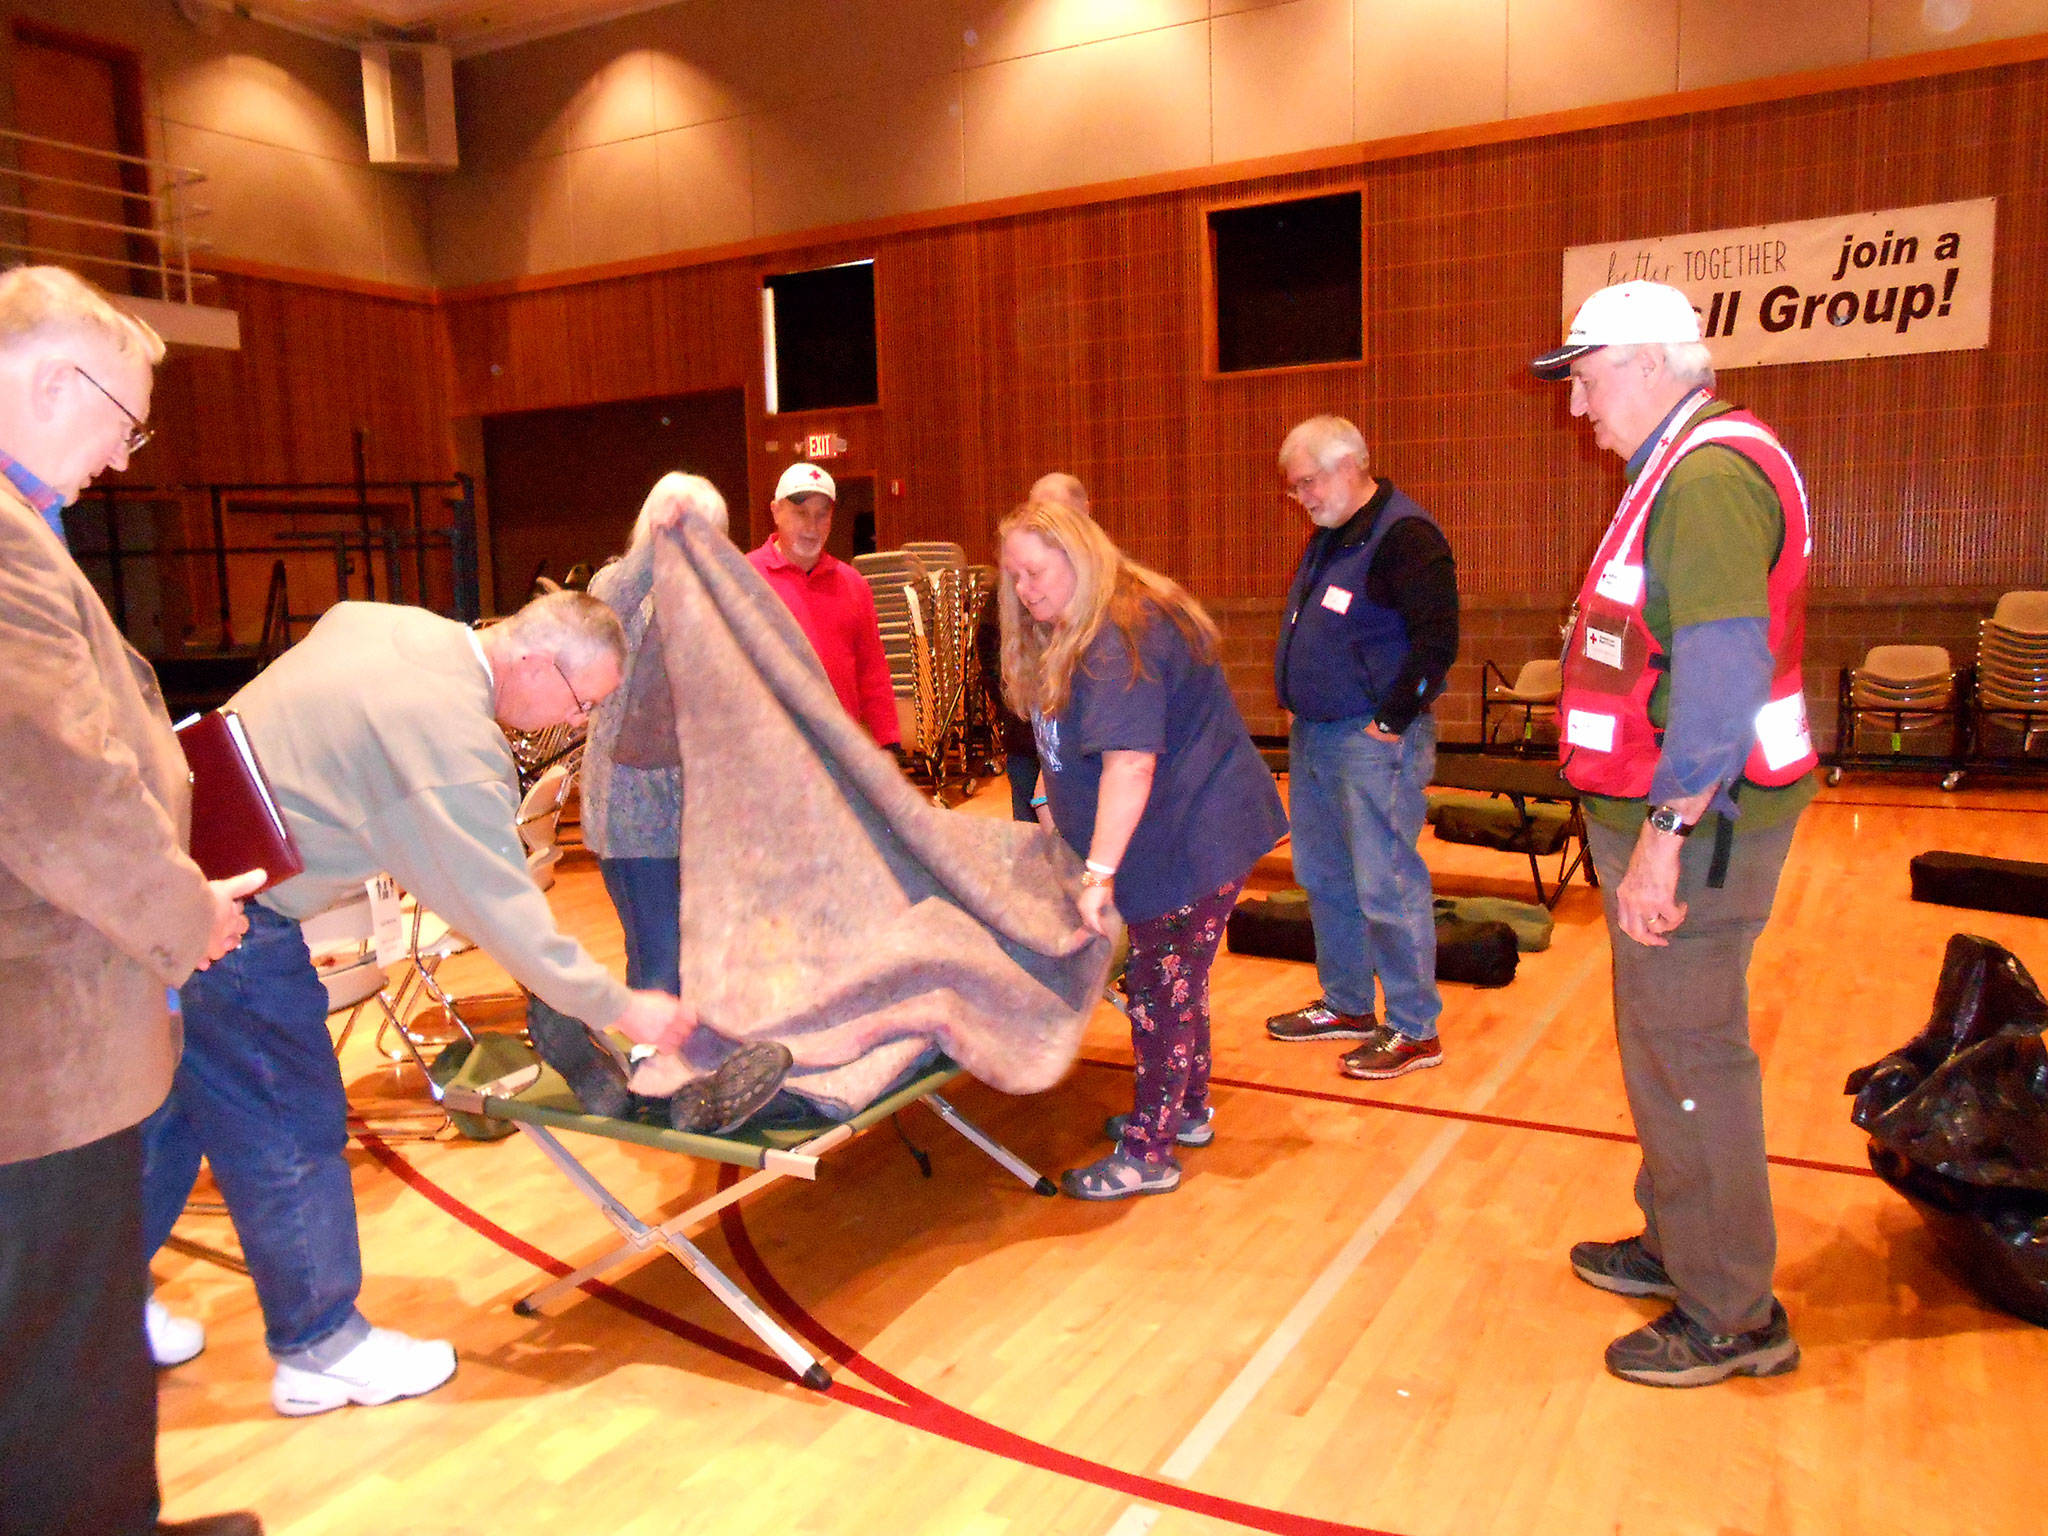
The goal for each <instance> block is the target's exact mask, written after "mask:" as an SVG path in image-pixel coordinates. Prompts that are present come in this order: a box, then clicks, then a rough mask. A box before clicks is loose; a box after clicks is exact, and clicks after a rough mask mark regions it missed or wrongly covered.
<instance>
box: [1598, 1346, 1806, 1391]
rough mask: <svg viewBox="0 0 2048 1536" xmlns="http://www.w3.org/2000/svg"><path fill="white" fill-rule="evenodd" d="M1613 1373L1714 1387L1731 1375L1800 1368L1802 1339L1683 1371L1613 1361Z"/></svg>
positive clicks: (1640, 1380) (1641, 1381) (1650, 1383)
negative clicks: (1642, 1368)
mask: <svg viewBox="0 0 2048 1536" xmlns="http://www.w3.org/2000/svg"><path fill="white" fill-rule="evenodd" d="M1607 1369H1608V1371H1609V1373H1610V1374H1612V1375H1615V1376H1619V1377H1620V1378H1621V1379H1622V1380H1623V1381H1632V1382H1634V1383H1636V1384H1637V1385H1638V1386H1644V1387H1711V1386H1713V1385H1714V1383H1716V1382H1719V1381H1726V1380H1728V1379H1729V1378H1730V1377H1731V1376H1783V1375H1785V1374H1786V1373H1787V1372H1789V1371H1796V1370H1797V1369H1799V1341H1798V1340H1797V1339H1787V1340H1786V1341H1785V1342H1784V1343H1783V1344H1773V1345H1772V1346H1771V1347H1770V1348H1768V1349H1759V1350H1757V1351H1755V1352H1754V1353H1752V1354H1747V1355H1739V1356H1737V1357H1736V1358H1735V1359H1733V1360H1724V1361H1721V1362H1719V1363H1718V1364H1715V1365H1696V1366H1693V1367H1692V1368H1691V1369H1690V1370H1684V1371H1630V1370H1623V1369H1621V1368H1620V1367H1618V1366H1616V1365H1614V1364H1612V1363H1610V1364H1609V1365H1608V1367H1607Z"/></svg>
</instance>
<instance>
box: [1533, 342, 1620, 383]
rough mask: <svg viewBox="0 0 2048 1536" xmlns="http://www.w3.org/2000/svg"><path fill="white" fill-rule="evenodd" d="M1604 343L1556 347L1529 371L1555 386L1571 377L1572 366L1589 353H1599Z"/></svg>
mask: <svg viewBox="0 0 2048 1536" xmlns="http://www.w3.org/2000/svg"><path fill="white" fill-rule="evenodd" d="M1603 345H1604V343H1602V342H1576V343H1574V344H1573V345H1571V346H1566V347H1556V348H1553V349H1552V350H1551V351H1548V352H1546V353H1544V354H1543V355H1542V356H1541V357H1539V358H1537V359H1536V360H1535V361H1534V362H1532V363H1531V364H1530V365H1529V371H1530V372H1531V373H1533V374H1535V375H1536V377H1537V378H1539V379H1548V380H1549V381H1550V382H1551V383H1553V384H1555V383H1557V382H1558V381H1559V380H1561V379H1568V378H1570V377H1571V372H1572V364H1573V363H1575V362H1576V361H1578V360H1579V359H1580V358H1582V357H1584V356H1585V355H1586V354H1587V353H1588V352H1598V351H1599V350H1600V348H1601V347H1602V346H1603Z"/></svg>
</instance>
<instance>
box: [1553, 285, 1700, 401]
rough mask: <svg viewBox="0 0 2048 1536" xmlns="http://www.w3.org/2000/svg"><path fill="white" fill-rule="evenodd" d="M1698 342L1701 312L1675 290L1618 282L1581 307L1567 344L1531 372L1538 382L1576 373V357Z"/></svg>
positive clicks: (1574, 319)
mask: <svg viewBox="0 0 2048 1536" xmlns="http://www.w3.org/2000/svg"><path fill="white" fill-rule="evenodd" d="M1699 339H1700V316H1699V311H1698V310H1696V309H1694V308H1693V307H1692V300H1691V299H1688V298H1687V297H1686V296H1685V295H1684V294H1682V293H1680V292H1679V291H1678V290H1677V289H1676V288H1673V287H1671V286H1670V285H1669V284H1667V283H1643V282H1636V283H1616V284H1615V285H1614V286H1613V287H1612V288H1602V289H1601V290H1600V291H1599V292H1598V293H1596V294H1594V295H1593V296H1592V297H1591V298H1589V299H1587V300H1586V302H1585V303H1583V304H1581V305H1580V306H1579V312H1578V313H1577V314H1576V315H1574V316H1573V317H1572V328H1571V329H1570V330H1569V331H1567V332H1565V338H1564V345H1563V346H1561V347H1558V348H1555V349H1554V350H1552V351H1549V352H1546V353H1544V354H1543V355H1542V356H1541V357H1539V358H1537V359H1536V361H1534V362H1533V363H1531V364H1530V365H1529V368H1530V370H1531V371H1532V372H1533V373H1534V374H1535V375H1536V377H1537V378H1539V379H1562V378H1564V377H1566V376H1567V375H1569V374H1570V373H1571V371H1572V362H1573V360H1574V359H1576V358H1581V357H1584V356H1585V355H1586V354H1587V353H1588V352H1597V351H1599V350H1600V349H1601V348H1602V347H1632V346H1636V345H1639V344H1641V343H1643V342H1664V343H1667V344H1678V343H1683V342H1688V341H1698V340H1699Z"/></svg>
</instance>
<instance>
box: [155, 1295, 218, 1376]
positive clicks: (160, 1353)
mask: <svg viewBox="0 0 2048 1536" xmlns="http://www.w3.org/2000/svg"><path fill="white" fill-rule="evenodd" d="M142 1327H143V1331H144V1332H145V1333H147V1334H148V1335H149V1358H150V1359H152V1360H154V1361H155V1362H156V1363H157V1364H158V1365H159V1366H166V1365H183V1364H184V1363H185V1362H186V1361H187V1360H190V1359H191V1358H192V1357H193V1356H194V1355H196V1354H198V1353H199V1351H201V1350H202V1349H204V1348H206V1327H205V1325H204V1324H203V1323H201V1322H200V1321H199V1319H198V1318H196V1317H174V1316H173V1315H172V1314H171V1311H170V1309H169V1308H168V1307H166V1306H165V1305H164V1304H163V1303H162V1302H160V1301H158V1300H157V1299H156V1298H155V1297H154V1296H152V1297H150V1298H149V1304H148V1305H147V1306H145V1307H144V1308H143V1309H142Z"/></svg>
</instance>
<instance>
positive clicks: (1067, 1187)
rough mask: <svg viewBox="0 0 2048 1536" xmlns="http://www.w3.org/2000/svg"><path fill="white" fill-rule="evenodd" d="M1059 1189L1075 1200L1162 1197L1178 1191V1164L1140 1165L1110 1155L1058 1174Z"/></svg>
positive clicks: (1121, 1155) (1170, 1162)
mask: <svg viewBox="0 0 2048 1536" xmlns="http://www.w3.org/2000/svg"><path fill="white" fill-rule="evenodd" d="M1060 1188H1061V1189H1062V1190H1063V1191H1065V1192H1066V1193H1067V1194H1069V1195H1071V1196H1072V1197H1073V1198H1074V1199H1076V1200H1124V1199H1128V1198H1129V1197H1130V1196H1132V1195H1163V1194H1166V1193H1168V1192H1169V1191H1171V1190H1176V1189H1178V1188H1180V1164H1179V1163H1176V1162H1174V1161H1173V1160H1172V1159H1171V1158H1168V1159H1167V1160H1166V1161H1165V1162H1163V1163H1141V1162H1139V1161H1138V1160H1137V1159H1136V1158H1135V1157H1125V1156H1124V1155H1123V1153H1121V1152H1112V1153H1110V1154H1109V1156H1107V1157H1100V1158H1097V1159H1096V1160H1095V1161H1094V1162H1092V1163H1090V1164H1089V1165H1088V1166H1087V1167H1085V1168H1069V1169H1068V1170H1067V1171H1066V1172H1065V1173H1063V1174H1061V1175H1060Z"/></svg>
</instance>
